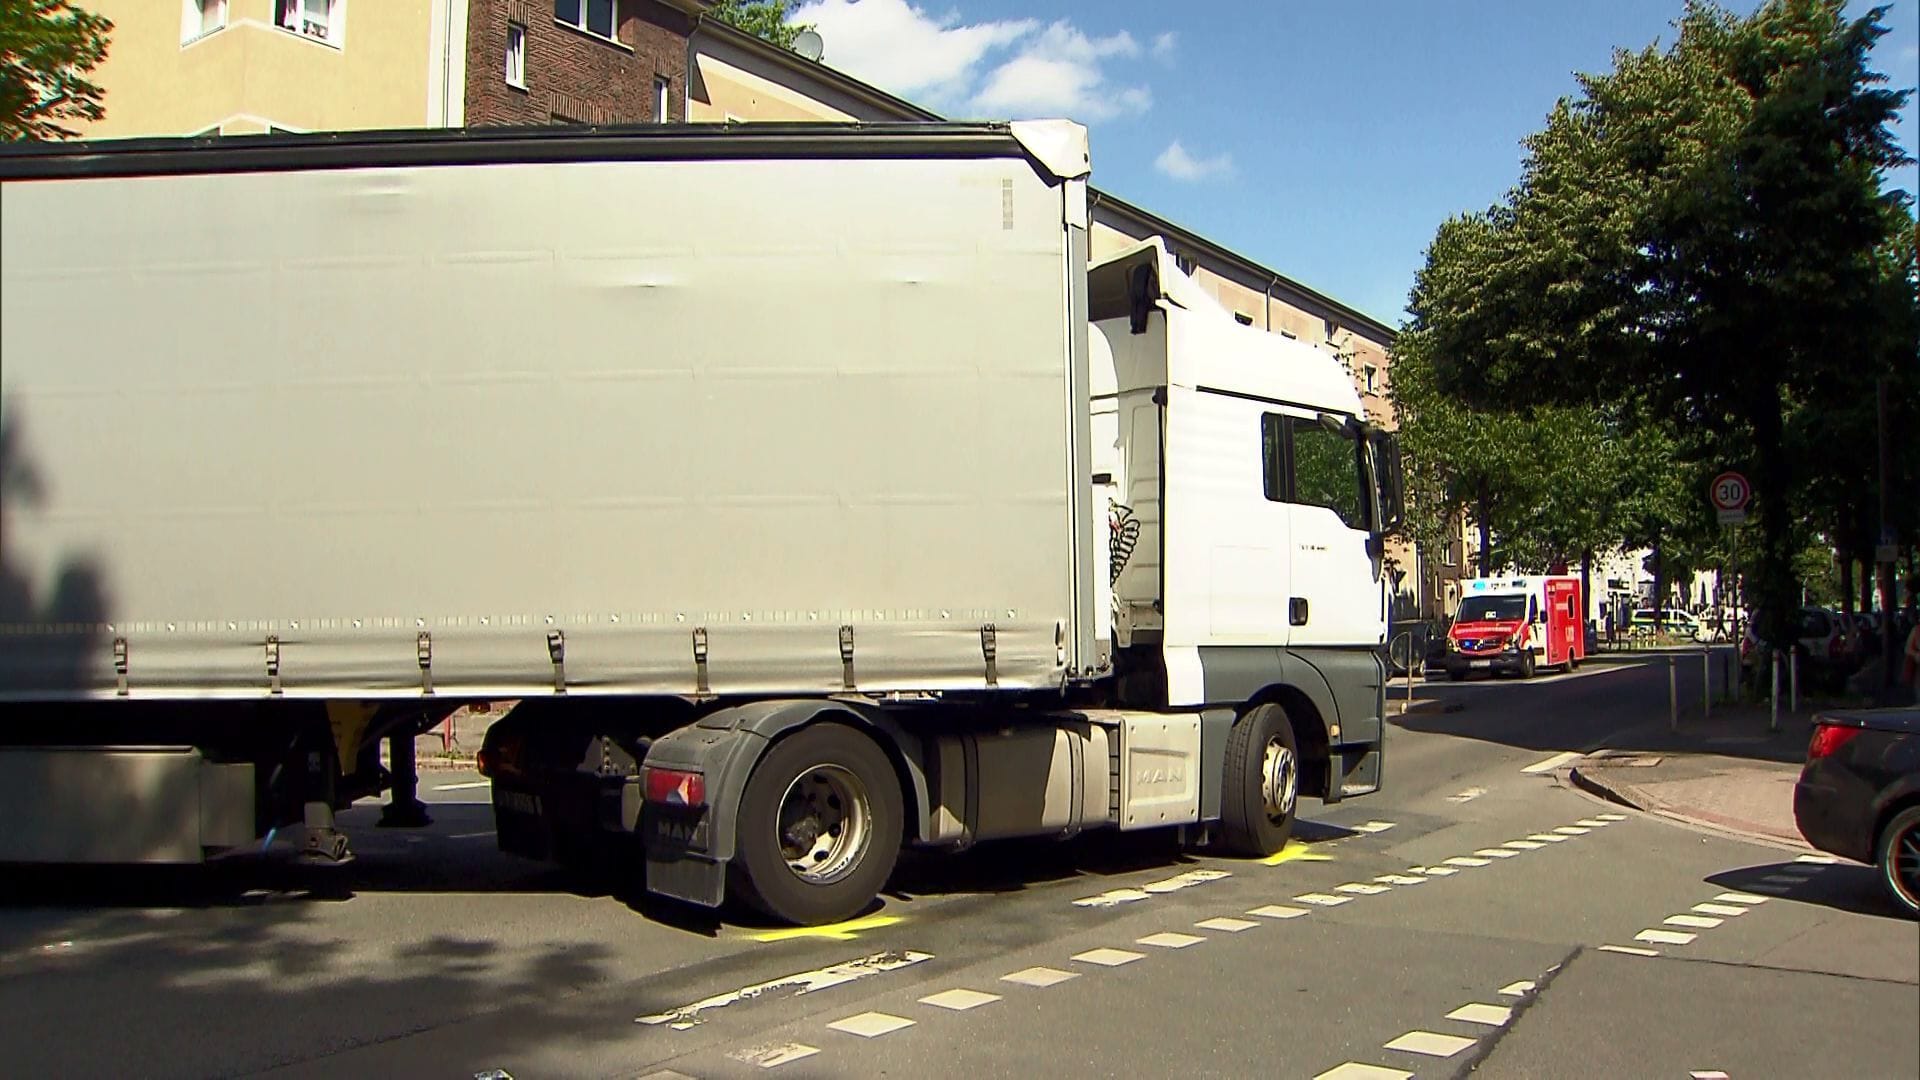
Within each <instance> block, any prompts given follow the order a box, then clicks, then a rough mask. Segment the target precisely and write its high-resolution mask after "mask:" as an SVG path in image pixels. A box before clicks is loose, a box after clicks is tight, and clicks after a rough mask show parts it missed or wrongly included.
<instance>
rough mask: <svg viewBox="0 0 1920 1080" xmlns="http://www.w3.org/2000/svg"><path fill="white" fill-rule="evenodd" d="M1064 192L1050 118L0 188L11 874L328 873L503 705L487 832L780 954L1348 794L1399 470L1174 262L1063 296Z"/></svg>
mask: <svg viewBox="0 0 1920 1080" xmlns="http://www.w3.org/2000/svg"><path fill="white" fill-rule="evenodd" d="M1088 171H1089V162H1088V155H1087V148H1086V141H1085V133H1084V130H1083V129H1080V128H1078V127H1077V126H1075V125H1072V124H1068V123H1064V122H1042V123H1032V124H1020V123H1016V124H1011V125H1007V124H999V125H986V124H975V125H963V124H936V125H898V126H884V125H882V126H864V127H861V126H805V125H793V126H787V125H779V126H770V127H764V128H750V129H747V130H739V129H731V130H730V129H723V128H702V127H658V128H646V129H634V130H611V131H600V130H592V129H581V128H567V129H557V130H497V131H488V132H453V133H438V132H434V133H428V132H402V133H374V134H356V135H335V136H296V137H263V138H243V139H213V140H198V141H193V140H156V141H136V142H128V143H117V144H108V143H96V144H85V143H81V144H68V145H56V146H37V147H10V148H6V149H5V150H4V151H0V275H4V276H3V277H0V360H3V363H0V424H4V432H3V434H0V447H4V453H5V461H4V469H0V485H4V486H0V496H4V500H5V506H4V511H5V512H4V521H3V522H0V529H4V552H3V554H4V561H5V565H4V575H5V586H6V587H5V589H4V592H0V643H4V647H3V648H0V700H4V702H5V703H6V704H5V713H4V715H5V716H6V717H7V720H6V721H5V722H4V723H0V773H4V775H6V776H8V777H9V778H10V779H11V781H12V783H11V784H10V791H11V793H10V795H9V801H10V803H12V804H14V805H22V806H39V807H41V808H42V810H43V812H42V813H41V814H39V815H38V816H37V817H35V818H33V820H34V821H35V822H36V828H35V830H34V834H35V835H34V836H33V837H32V839H31V841H30V842H29V841H25V840H21V841H17V842H16V841H14V840H12V839H10V838H6V836H5V834H6V833H7V832H8V830H0V859H13V860H26V861H40V862H47V861H68V860H93V861H140V860H141V859H155V860H173V859H177V858H178V853H179V852H180V851H181V850H182V849H183V848H185V849H191V848H193V846H194V845H193V844H192V843H191V842H190V840H191V837H192V836H193V835H194V834H195V832H196V830H195V828H193V827H190V826H188V825H182V826H180V827H179V828H176V829H173V830H171V831H169V830H164V829H163V830H149V831H152V832H153V833H154V835H155V836H156V837H157V838H156V839H155V840H154V841H153V842H152V843H151V844H148V845H146V846H145V847H143V846H142V844H141V843H139V842H136V841H134V840H130V838H129V834H128V833H127V831H126V830H125V829H120V830H115V829H114V828H113V826H112V825H111V824H110V822H111V820H112V819H113V817H114V816H115V815H105V818H106V820H105V821H103V815H101V814H100V813H98V812H97V811H96V812H92V813H80V812H78V811H77V810H68V811H61V812H58V813H56V812H53V811H52V810H50V809H47V808H54V807H66V808H73V807H76V806H79V805H82V804H84V803H86V802H87V800H86V799H84V798H81V799H76V798H75V797H74V793H73V791H72V788H73V786H74V785H75V784H76V783H77V782H78V780H77V778H84V779H85V782H86V783H87V784H89V785H92V786H93V787H96V788H98V794H99V798H98V800H96V805H98V804H104V803H111V804H114V805H119V806H129V805H139V803H140V800H141V799H142V798H148V799H150V800H157V801H161V802H162V803H163V805H160V806H145V807H142V809H141V812H142V813H143V814H145V815H146V816H148V817H149V818H152V817H154V816H159V817H167V816H173V817H177V818H178V819H179V820H181V821H196V822H198V821H210V822H212V823H213V824H211V825H202V826H200V827H199V828H198V833H199V834H200V835H202V836H203V837H204V838H205V839H206V841H207V842H206V843H204V844H202V845H200V849H201V850H202V851H215V850H218V849H220V848H223V847H226V846H230V845H231V843H232V840H231V836H232V834H233V833H234V832H235V828H236V827H235V825H234V821H235V819H236V818H249V817H250V818H251V820H252V821H253V824H254V826H255V829H254V831H255V834H256V835H265V834H267V832H268V831H269V830H271V829H273V828H275V827H278V826H281V825H286V824H290V823H293V822H303V823H304V824H305V825H306V826H307V830H306V831H307V834H308V841H309V844H308V847H309V852H310V853H313V854H316V855H319V856H322V857H338V856H340V855H342V854H343V853H344V851H345V842H344V838H343V837H341V836H340V835H339V834H338V833H337V832H336V831H335V830H334V829H333V828H332V820H331V811H332V810H333V809H336V808H338V807H340V806H344V805H346V804H347V803H349V802H351V801H352V800H353V799H354V798H356V797H360V796H365V795H371V794H377V793H378V792H379V791H380V790H382V789H383V788H385V787H387V786H388V785H389V784H390V783H393V784H394V786H395V790H396V798H395V802H394V803H393V804H392V805H391V806H390V807H389V810H390V812H391V813H390V816H391V817H392V819H393V820H394V821H395V822H397V823H403V824H404V823H408V822H417V821H419V820H421V819H422V818H423V814H422V813H421V811H420V808H419V804H418V803H417V801H416V800H415V799H414V798H413V788H412V777H411V750H410V748H411V740H410V737H411V735H412V734H413V733H414V732H417V731H418V730H420V729H421V728H422V727H424V726H426V725H429V724H431V723H433V722H435V721H437V720H438V719H439V718H441V717H443V716H445V715H446V714H447V713H448V712H449V711H450V710H452V709H453V708H455V707H457V706H458V705H460V704H462V703H465V702H472V701H488V700H500V699H515V700H518V701H520V702H521V703H522V704H521V705H520V707H518V708H517V709H516V710H515V711H514V712H513V713H512V714H511V715H510V716H508V717H507V718H506V719H505V720H503V721H501V722H500V723H499V724H497V725H495V728H494V730H493V732H492V733H490V736H489V741H488V746H487V748H486V750H485V751H484V753H483V768H484V769H485V771H487V772H488V773H489V774H490V775H492V777H493V778H494V781H495V785H494V786H495V804H496V811H497V814H498V816H499V819H500V824H501V828H500V834H501V839H502V844H503V846H506V847H508V848H509V849H510V850H516V851H522V852H526V853H530V854H539V855H554V856H560V857H573V856H579V855H583V854H588V853H594V854H598V853H599V852H600V851H601V848H600V847H599V846H597V845H593V844H589V843H587V841H588V840H590V839H594V840H598V839H604V838H605V837H607V836H612V837H614V838H616V839H617V838H621V837H624V838H626V841H625V842H626V844H627V845H633V844H634V843H635V841H634V837H636V836H638V837H639V840H638V847H639V848H640V849H641V850H642V851H644V857H645V862H646V864H647V870H648V883H649V887H651V888H654V889H656V890H657V891H661V892H665V893H669V894H672V895H676V896H681V897H684V898H687V899H692V900H696V901H699V902H703V903H710V904H717V903H719V902H720V900H721V899H722V897H723V895H724V892H725V883H726V881H727V879H728V877H729V876H731V878H732V883H733V886H734V889H735V891H736V892H737V893H739V894H741V895H743V896H746V897H748V898H750V899H753V900H755V901H757V902H758V903H759V904H760V905H761V906H763V907H765V908H767V909H768V910H769V911H771V912H773V913H774V914H776V915H779V916H781V917H784V918H789V919H794V920H798V921H820V920H823V919H830V918H834V917H838V916H840V915H844V914H845V913H847V912H849V911H852V910H854V909H857V908H858V907H860V906H862V905H864V904H865V903H867V902H869V901H870V899H871V898H872V896H873V895H874V893H875V892H876V891H877V890H878V889H879V887H880V886H881V885H882V884H883V883H884V880H885V877H886V875H887V873H888V872H889V871H890V869H891V866H892V864H893V859H894V854H895V852H896V850H897V848H898V847H899V845H900V843H901V842H902V841H905V842H918V843H924V844H965V843H969V842H972V841H974V840H978V839H984V838H988V837H991V836H1003V835H1019V834H1031V833H1043V832H1064V831H1073V830H1076V829H1079V828H1085V827H1093V826H1099V825H1112V826H1119V827H1123V828H1124V827H1143V826H1146V825H1160V824H1186V825H1194V826H1207V825H1209V824H1210V823H1211V824H1213V825H1216V826H1217V827H1216V828H1212V829H1200V830H1197V831H1196V835H1200V834H1204V833H1210V832H1218V833H1220V834H1222V835H1223V836H1224V838H1225V839H1227V840H1228V842H1230V843H1233V844H1234V845H1236V846H1238V847H1242V848H1248V849H1262V850H1264V849H1266V848H1269V847H1272V846H1274V845H1275V844H1276V843H1284V840H1285V835H1284V833H1285V831H1286V830H1287V829H1289V828H1290V826H1291V821H1292V816H1293V812H1294V801H1295V799H1296V797H1297V792H1298V790H1299V789H1300V788H1301V786H1302V778H1303V777H1304V778H1305V787H1306V789H1307V790H1308V791H1309V792H1310V793H1313V794H1319V795H1322V796H1323V797H1326V798H1330V799H1337V798H1340V797H1341V796H1342V795H1343V794H1354V793H1358V792H1361V791H1365V790H1370V789H1371V788H1372V787H1373V786H1376V785H1377V783H1378V769H1379V760H1380V745H1381V738H1380V716H1381V713H1382V712H1383V708H1382V707H1381V705H1380V704H1379V702H1380V700H1381V683H1382V681H1383V680H1382V679H1381V678H1380V669H1379V664H1378V659H1377V655H1376V654H1377V648H1378V645H1379V643H1380V640H1381V637H1382V635H1383V632H1384V594H1383V593H1382V592H1381V590H1380V588H1379V573H1380V566H1379V545H1378V536H1379V534H1380V533H1381V532H1382V531H1383V530H1385V529H1386V528H1388V527H1390V526H1391V525H1392V524H1393V520H1392V519H1393V517H1394V515H1395V513H1396V507H1397V490H1398V488H1397V484H1398V480H1397V459H1396V458H1394V456H1393V453H1392V445H1391V440H1390V439H1388V438H1386V437H1385V436H1383V435H1381V434H1380V433H1377V432H1373V431H1371V430H1370V429H1368V428H1366V426H1365V425H1364V423H1362V417H1361V415H1360V410H1359V406H1358V399H1357V397H1356V396H1355V395H1354V393H1353V391H1352V388H1351V386H1350V385H1349V384H1348V383H1347V382H1346V381H1345V380H1344V377H1343V376H1342V375H1341V374H1340V373H1339V369H1338V367H1337V365H1336V364H1335V363H1334V361H1333V359H1332V358H1331V357H1328V356H1325V355H1324V354H1320V353H1318V352H1316V351H1314V350H1311V349H1307V348H1305V347H1304V346H1297V345H1296V344H1293V343H1283V342H1281V341H1280V340H1279V339H1275V338H1268V337H1266V336H1265V335H1256V334H1255V333H1254V332H1252V331H1246V330H1244V329H1243V328H1240V327H1238V326H1235V325H1234V324H1233V322H1232V320H1231V318H1230V317H1228V316H1227V314H1226V313H1225V312H1222V311H1220V310H1218V308H1217V306H1212V307H1209V304H1210V301H1207V300H1206V298H1204V297H1203V296H1199V295H1198V294H1197V292H1196V291H1195V290H1193V289H1192V288H1191V283H1190V282H1187V281H1186V279H1185V278H1184V277H1183V276H1181V275H1179V274H1178V272H1177V271H1175V270H1172V269H1171V264H1170V263H1169V262H1168V261H1167V260H1166V258H1165V253H1164V250H1163V249H1162V248H1161V247H1160V246H1159V245H1158V244H1155V243H1149V244H1146V245H1142V246H1140V247H1139V248H1137V249H1135V250H1134V251H1131V252H1129V253H1127V254H1126V255H1125V256H1123V257H1121V258H1120V259H1117V260H1113V261H1111V262H1109V263H1108V264H1105V265H1104V266H1103V267H1102V268H1100V269H1098V270H1096V271H1094V272H1093V273H1092V274H1091V275H1090V274H1089V270H1088V267H1087V255H1086V252H1087V214H1086V199H1085V179H1086V176H1087V174H1088ZM1290 369H1291V370H1290ZM1122 416H1124V417H1125V420H1124V422H1122V419H1121V418H1122ZM1296 424H1297V425H1300V427H1299V430H1301V431H1309V430H1311V431H1312V432H1314V433H1315V434H1313V435H1311V436H1307V435H1302V436H1299V439H1300V443H1299V445H1300V447H1302V448H1303V449H1301V451H1300V455H1301V456H1300V462H1301V463H1302V472H1301V475H1302V476H1303V477H1305V476H1306V475H1307V473H1308V472H1313V470H1315V469H1317V470H1318V472H1316V473H1314V475H1313V476H1312V477H1307V479H1306V480H1305V481H1304V486H1305V487H1306V488H1309V489H1311V488H1313V485H1315V484H1318V485H1320V486H1321V487H1326V486H1327V485H1329V484H1331V485H1332V487H1333V488H1334V489H1336V490H1335V491H1334V495H1333V499H1334V501H1336V502H1338V503H1339V504H1340V505H1338V506H1331V507H1330V506H1325V505H1311V501H1312V499H1315V498H1317V499H1318V501H1319V502H1320V503H1322V504H1324V503H1327V502H1328V501H1329V499H1328V497H1327V496H1325V495H1319V494H1315V491H1314V490H1309V491H1307V495H1306V497H1305V498H1304V499H1303V498H1302V497H1301V496H1300V494H1299V492H1296V491H1295V477H1294V476H1293V475H1292V470H1293V469H1294V465H1295V453H1294V451H1295V438H1296V437H1295V436H1294V434H1293V431H1294V425H1296ZM1096 427H1098V429H1099V431H1100V439H1099V440H1098V442H1099V444H1100V445H1098V446H1097V447H1096V445H1095V444H1096V440H1095V439H1094V437H1093V433H1094V431H1095V429H1096ZM1309 443H1311V444H1312V445H1313V447H1314V449H1313V450H1312V451H1311V452H1309V451H1308V450H1307V449H1304V448H1305V447H1307V446H1308V444H1309ZM1323 443H1324V444H1325V445H1324V446H1322V445H1321V444H1323ZM1189 446H1190V447H1192V448H1193V449H1192V451H1191V452H1187V451H1184V450H1183V447H1189ZM1329 453H1330V454H1332V455H1333V458H1332V459H1330V460H1332V466H1331V468H1332V475H1331V477H1329V476H1328V475H1325V474H1327V473H1328V468H1329V466H1328V464H1327V460H1322V459H1326V457H1327V455H1328V454H1329ZM1316 454H1317V455H1319V456H1318V457H1317V458H1316V457H1315V456H1314V455H1316ZM1341 455H1344V457H1342V456H1341ZM1225 458H1232V459H1233V460H1232V461H1231V462H1230V463H1229V464H1228V465H1227V466H1226V467H1222V461H1223V460H1224V459H1225ZM1216 459H1220V460H1216ZM1310 459H1311V460H1310ZM1316 462H1317V464H1316ZM1248 477H1251V478H1252V480H1253V481H1254V483H1255V486H1254V487H1252V488H1251V489H1248V488H1246V486H1245V481H1246V480H1247V479H1248ZM1223 485H1224V487H1223ZM1316 490H1317V489H1316ZM1123 502H1127V503H1129V507H1130V508H1129V509H1126V510H1114V511H1112V512H1111V513H1110V506H1115V505H1117V504H1120V503H1123ZM1129 515H1131V520H1132V521H1134V522H1135V524H1133V525H1128V524H1127V523H1126V522H1127V520H1129ZM1182 515H1185V516H1184V517H1183V516H1182ZM1289 536H1291V537H1293V538H1294V541H1297V543H1296V542H1293V541H1290V540H1289V539H1288V537H1289ZM1296 548H1297V551H1296ZM1303 558H1304V559H1306V560H1309V561H1311V560H1316V559H1317V560H1320V565H1318V566H1317V568H1303V566H1302V565H1301V560H1302V559H1303ZM1303 569H1305V570H1307V571H1308V572H1304V573H1303V572H1302V571H1303ZM1295 581H1297V582H1302V584H1301V585H1299V586H1298V587H1292V586H1290V585H1289V582H1295ZM1308 581H1312V582H1315V583H1316V585H1315V587H1316V588H1319V589H1321V590H1323V592H1324V590H1326V589H1329V588H1331V589H1334V590H1335V591H1334V592H1328V593H1325V594H1324V595H1321V596H1320V601H1321V603H1320V606H1318V607H1315V608H1313V614H1312V615H1311V616H1309V615H1308V610H1309V604H1310V603H1311V600H1312V598H1311V597H1309V596H1308V595H1307V593H1308V592H1309V591H1310V590H1309V589H1308V587H1307V585H1306V584H1305V582H1308ZM1342 590H1344V591H1342ZM1116 623H1117V625H1116ZM1009 710H1016V711H1009ZM1343 710H1344V711H1343ZM1276 732H1278V733H1277V734H1276ZM1256 736H1257V737H1256ZM382 737H391V738H392V740H393V742H392V745H393V749H394V755H393V762H392V772H393V773H394V774H398V775H397V776H390V775H389V773H388V772H387V770H386V769H385V768H383V766H382V765H381V763H380V761H379V757H378V752H377V748H378V742H379V740H380V739H381V738H382ZM1240 743H1248V744H1249V745H1248V746H1242V745H1239V744H1240ZM1249 746H1251V747H1252V749H1249ZM80 752H91V757H92V760H91V763H90V764H88V765H86V766H84V767H81V766H76V764H75V762H76V758H75V755H76V753H80ZM1236 754H1237V755H1238V757H1236V756H1235V755H1236ZM1249 755H1251V757H1249ZM237 770H251V775H250V778H249V779H248V781H247V782H239V781H238V779H237V778H240V777H242V776H243V773H242V772H240V771H237ZM157 776H158V777H161V778H162V779H163V780H164V781H165V782H159V781H156V779H155V778H156V777H157ZM211 776H218V777H219V782H218V783H213V782H211V781H210V780H209V779H207V778H208V777H211ZM1249 778H1251V779H1249ZM1249 785H1251V786H1249ZM208 791H214V792H218V793H221V794H220V796H219V797H220V798H222V799H224V800H225V802H226V803H227V804H228V805H226V806H225V807H224V808H223V809H221V810H219V812H214V811H212V810H210V809H209V808H208V806H207V805H206V800H207V799H208V796H207V794H206V793H207V792H208ZM1223 791H1224V792H1225V793H1226V797H1225V799H1224V800H1223V797H1222V793H1223ZM167 792H173V793H180V794H176V795H175V796H174V797H172V798H171V799H168V798H167V797H166V796H165V795H164V793H167ZM1110 792H1111V794H1110ZM185 793H191V797H190V798H189V796H188V794H185ZM1250 800H1251V801H1250ZM189 803H191V805H190V806H189V805H188V804H189ZM1262 807H1265V809H1262ZM241 831H245V830H241ZM183 836H184V837H187V838H188V839H184V840H183V839H182V838H183ZM633 858H634V861H636V862H638V861H639V856H638V855H635V856H633Z"/></svg>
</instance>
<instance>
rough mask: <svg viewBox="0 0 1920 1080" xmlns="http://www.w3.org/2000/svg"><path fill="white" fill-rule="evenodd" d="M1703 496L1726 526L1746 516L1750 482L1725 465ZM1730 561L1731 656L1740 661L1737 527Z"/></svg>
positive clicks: (1736, 523) (1738, 540)
mask: <svg viewBox="0 0 1920 1080" xmlns="http://www.w3.org/2000/svg"><path fill="white" fill-rule="evenodd" d="M1707 498H1708V500H1710V501H1711V502H1712V503H1713V509H1714V512H1715V513H1716V514H1718V515H1719V518H1720V524H1722V525H1726V526H1734V525H1739V524H1742V523H1743V522H1745V521H1746V520H1747V504H1748V503H1749V502H1751V501H1753V485H1752V484H1749V483H1747V478H1746V477H1745V476H1743V475H1742V474H1740V473H1737V472H1734V471H1733V470H1731V469H1729V470H1727V471H1726V472H1723V473H1721V474H1720V475H1719V476H1716V477H1714V478H1713V482H1712V483H1711V484H1708V485H1707ZM1733 563H1734V566H1733V570H1734V582H1735V585H1734V590H1733V659H1734V663H1735V664H1738V663H1739V662H1740V643H1741V641H1742V640H1743V639H1742V638H1741V627H1740V616H1741V610H1740V608H1741V598H1740V588H1739V573H1740V531H1739V530H1738V529H1735V530H1734V533H1733ZM1759 655H1760V654H1759V653H1758V652H1757V651H1756V652H1755V653H1754V656H1755V657H1756V658H1758V656H1759Z"/></svg>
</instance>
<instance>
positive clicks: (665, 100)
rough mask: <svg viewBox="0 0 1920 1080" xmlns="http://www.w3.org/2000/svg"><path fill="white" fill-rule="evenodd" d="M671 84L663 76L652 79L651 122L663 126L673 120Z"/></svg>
mask: <svg viewBox="0 0 1920 1080" xmlns="http://www.w3.org/2000/svg"><path fill="white" fill-rule="evenodd" d="M672 98H673V82H672V81H671V80H669V79H668V78H667V77H666V76H665V75H655V76H654V77H653V122H654V123H656V124H664V123H666V122H667V121H669V120H672V119H673V110H672Z"/></svg>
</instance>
